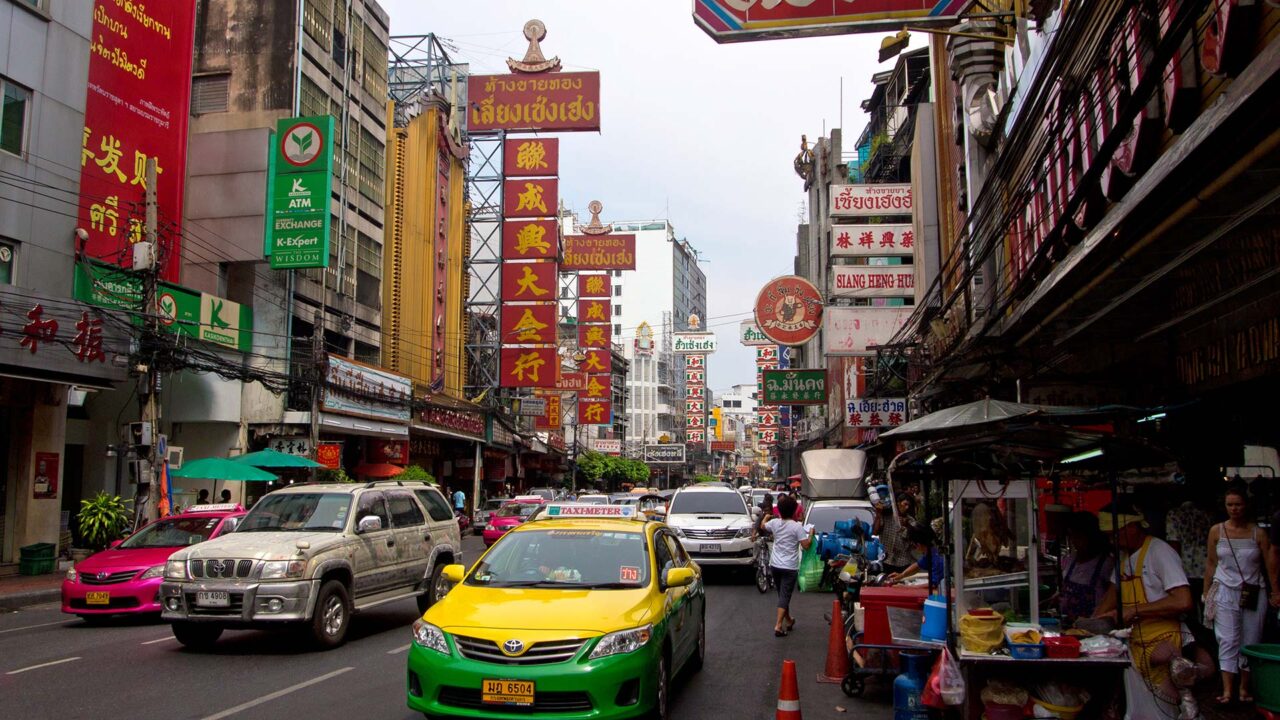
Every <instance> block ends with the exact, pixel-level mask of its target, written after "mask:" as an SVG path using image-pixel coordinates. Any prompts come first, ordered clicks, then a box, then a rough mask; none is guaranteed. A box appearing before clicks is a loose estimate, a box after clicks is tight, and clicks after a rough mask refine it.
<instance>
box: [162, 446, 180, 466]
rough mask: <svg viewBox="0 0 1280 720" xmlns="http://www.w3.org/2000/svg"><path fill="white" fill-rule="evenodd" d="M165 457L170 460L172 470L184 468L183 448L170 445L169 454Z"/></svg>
mask: <svg viewBox="0 0 1280 720" xmlns="http://www.w3.org/2000/svg"><path fill="white" fill-rule="evenodd" d="M165 459H166V460H168V461H169V469H170V470H181V469H182V448H180V447H174V446H173V445H170V446H169V456H168V457H167V458H165Z"/></svg>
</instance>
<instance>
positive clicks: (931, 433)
mask: <svg viewBox="0 0 1280 720" xmlns="http://www.w3.org/2000/svg"><path fill="white" fill-rule="evenodd" d="M1043 409H1044V408H1043V407H1042V406H1039V405H1025V404H1023V403H1016V402H1009V401H1007V400H993V399H991V398H984V399H982V400H977V401H974V402H971V403H965V404H964V405H955V406H953V407H949V408H944V409H942V410H938V411H937V412H931V413H929V414H928V415H925V416H924V417H918V418H916V419H915V420H912V421H911V422H908V423H904V424H902V425H899V426H898V427H896V428H893V429H892V430H888V431H886V432H882V433H880V437H882V438H893V439H894V440H923V439H928V438H941V437H948V436H951V435H957V434H961V433H968V432H973V431H974V430H975V429H976V428H977V427H978V426H981V425H987V424H990V423H998V422H1004V421H1006V420H1010V419H1013V418H1017V417H1022V416H1025V415H1030V414H1032V413H1035V412H1039V411H1041V410H1043Z"/></svg>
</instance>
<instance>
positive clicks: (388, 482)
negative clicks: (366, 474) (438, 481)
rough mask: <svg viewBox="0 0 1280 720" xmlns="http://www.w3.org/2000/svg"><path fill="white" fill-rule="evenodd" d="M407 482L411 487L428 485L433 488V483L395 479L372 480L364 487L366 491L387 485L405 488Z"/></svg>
mask: <svg viewBox="0 0 1280 720" xmlns="http://www.w3.org/2000/svg"><path fill="white" fill-rule="evenodd" d="M406 482H407V483H409V484H410V485H426V486H428V487H431V483H429V482H427V481H426V480H395V479H393V478H383V479H382V480H370V481H369V482H367V483H365V486H364V487H365V489H366V490H367V489H369V488H371V487H373V486H375V485H384V484H385V485H392V484H395V485H399V486H400V487H404V485H405V483H406Z"/></svg>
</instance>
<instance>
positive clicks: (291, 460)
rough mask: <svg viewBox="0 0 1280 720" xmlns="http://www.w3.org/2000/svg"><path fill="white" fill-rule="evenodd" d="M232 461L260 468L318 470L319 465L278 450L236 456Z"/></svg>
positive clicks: (299, 456)
mask: <svg viewBox="0 0 1280 720" xmlns="http://www.w3.org/2000/svg"><path fill="white" fill-rule="evenodd" d="M231 460H232V461H234V462H238V463H243V464H245V465H252V466H253V467H260V468H318V467H324V466H323V465H321V464H320V463H318V462H316V461H314V460H309V459H307V458H304V457H302V456H301V455H290V454H289V453H282V452H280V451H279V450H259V451H258V452H251V453H249V454H247V455H237V456H236V457H233V458H231Z"/></svg>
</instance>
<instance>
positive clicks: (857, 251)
mask: <svg viewBox="0 0 1280 720" xmlns="http://www.w3.org/2000/svg"><path fill="white" fill-rule="evenodd" d="M915 247H916V233H915V230H914V229H913V228H912V226H911V225H900V224H886V225H834V226H832V228H831V256H832V257H869V256H876V257H879V256H884V255H911V254H912V253H914V252H915Z"/></svg>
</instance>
